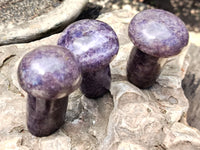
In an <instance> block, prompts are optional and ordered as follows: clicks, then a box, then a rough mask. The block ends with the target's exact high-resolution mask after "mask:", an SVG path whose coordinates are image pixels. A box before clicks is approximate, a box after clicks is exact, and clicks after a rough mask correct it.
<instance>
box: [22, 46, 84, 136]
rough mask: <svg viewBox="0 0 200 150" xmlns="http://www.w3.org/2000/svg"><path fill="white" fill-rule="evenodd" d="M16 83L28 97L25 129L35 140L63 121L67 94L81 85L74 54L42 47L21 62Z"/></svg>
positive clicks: (63, 49) (57, 127)
mask: <svg viewBox="0 0 200 150" xmlns="http://www.w3.org/2000/svg"><path fill="white" fill-rule="evenodd" d="M18 80H19V83H20V85H21V87H22V88H23V89H24V90H25V91H26V92H27V93H28V102H27V126H28V129H29V131H30V132H31V133H32V134H33V135H35V136H39V137H41V136H48V135H50V134H52V133H53V132H55V131H56V130H57V129H59V128H60V127H61V126H62V124H63V123H64V121H65V113H66V109H67V104H68V94H70V93H71V92H72V91H74V90H75V89H77V88H78V87H79V85H80V82H81V75H80V70H79V67H78V64H77V62H76V61H75V58H74V56H73V54H72V53H71V52H70V51H69V50H67V49H65V48H63V47H61V46H42V47H39V48H37V49H35V50H33V51H31V52H29V53H28V54H26V55H25V56H24V57H23V59H22V60H21V62H20V64H19V67H18Z"/></svg>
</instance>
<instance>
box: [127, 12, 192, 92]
mask: <svg viewBox="0 0 200 150" xmlns="http://www.w3.org/2000/svg"><path fill="white" fill-rule="evenodd" d="M128 33H129V38H130V40H131V41H132V42H133V43H134V45H135V47H134V48H133V50H132V52H131V54H130V58H129V60H128V64H127V78H128V80H129V81H130V82H131V83H133V84H134V85H136V86H138V87H139V88H149V87H151V86H152V85H153V83H154V82H155V81H156V79H157V77H158V76H159V74H160V70H161V67H162V65H163V60H164V58H166V57H170V56H173V55H176V54H179V53H180V52H181V50H182V49H183V48H184V47H185V46H186V45H187V44H188V39H189V34H188V31H187V29H186V27H185V25H184V23H183V22H182V21H181V20H180V19H179V18H178V17H176V16H175V15H173V14H172V13H170V12H167V11H164V10H159V9H149V10H144V11H142V12H140V13H138V14H137V15H135V16H134V17H133V19H132V20H131V22H130V24H129V30H128Z"/></svg>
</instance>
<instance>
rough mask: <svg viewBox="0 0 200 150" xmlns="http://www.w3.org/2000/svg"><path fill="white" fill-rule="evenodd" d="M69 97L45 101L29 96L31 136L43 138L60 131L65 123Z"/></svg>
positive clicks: (28, 112)
mask: <svg viewBox="0 0 200 150" xmlns="http://www.w3.org/2000/svg"><path fill="white" fill-rule="evenodd" d="M67 104H68V96H66V97H64V98H61V99H56V100H43V99H38V98H35V97H33V96H31V95H28V101H27V127H28V130H29V132H31V134H33V135H35V136H38V137H43V136H48V135H50V134H52V133H54V132H55V131H56V130H58V129H59V128H60V127H61V126H62V125H63V124H64V123H65V114H66V110H67Z"/></svg>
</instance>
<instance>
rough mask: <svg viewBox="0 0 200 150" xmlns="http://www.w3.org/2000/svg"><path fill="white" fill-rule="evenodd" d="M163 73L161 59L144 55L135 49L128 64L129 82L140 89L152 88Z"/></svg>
mask: <svg viewBox="0 0 200 150" xmlns="http://www.w3.org/2000/svg"><path fill="white" fill-rule="evenodd" d="M160 72H161V65H160V64H159V58H158V57H154V56H151V55H148V54H145V53H143V52H142V51H140V50H139V49H138V48H136V47H134V48H133V49H132V51H131V53H130V56H129V60H128V64H127V78H128V80H129V81H130V82H131V83H133V84H134V85H136V86H137V87H139V88H142V89H143V88H149V87H151V86H152V85H153V84H154V83H155V81H156V79H157V78H158V76H159V75H160Z"/></svg>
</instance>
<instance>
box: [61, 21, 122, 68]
mask: <svg viewBox="0 0 200 150" xmlns="http://www.w3.org/2000/svg"><path fill="white" fill-rule="evenodd" d="M58 45H61V46H64V47H66V48H68V49H69V50H70V51H72V52H73V54H74V55H75V57H76V58H77V60H78V61H79V63H80V66H81V69H82V70H83V71H88V70H89V71H92V70H98V69H100V68H103V67H105V66H107V65H108V64H109V63H110V61H111V60H112V59H113V57H114V56H115V55H116V54H117V52H118V49H119V42H118V38H117V35H116V33H115V32H114V30H113V29H112V28H111V27H110V26H109V25H108V24H106V23H104V22H101V21H97V20H89V19H84V20H80V21H77V22H75V23H73V24H71V25H69V26H68V27H67V28H66V29H65V30H64V31H63V33H62V35H61V37H60V38H59V40H58Z"/></svg>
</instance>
